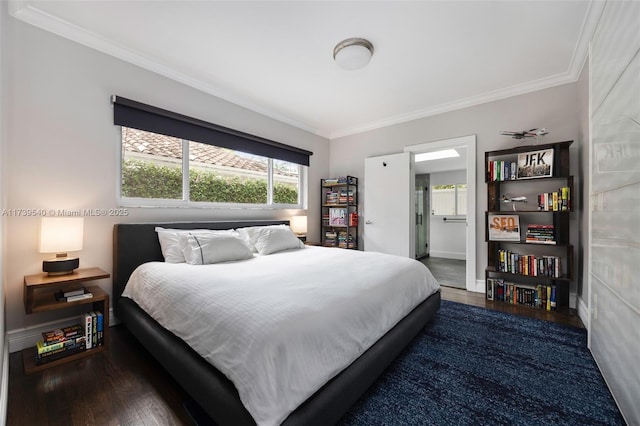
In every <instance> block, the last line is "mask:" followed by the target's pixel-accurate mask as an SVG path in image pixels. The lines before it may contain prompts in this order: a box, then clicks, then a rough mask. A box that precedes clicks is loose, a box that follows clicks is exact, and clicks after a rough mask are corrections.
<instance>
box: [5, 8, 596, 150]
mask: <svg viewBox="0 0 640 426" xmlns="http://www.w3.org/2000/svg"><path fill="white" fill-rule="evenodd" d="M605 5H606V1H602V0H592V1H590V2H589V7H588V10H587V13H586V15H585V19H584V21H583V23H582V27H581V30H580V34H579V36H578V41H577V43H576V46H575V48H574V51H573V54H572V57H571V60H570V61H569V65H568V67H567V71H566V72H564V73H560V74H556V75H554V76H550V77H545V78H541V79H538V80H533V81H529V82H526V83H522V84H517V85H513V86H511V87H507V88H504V89H499V90H495V91H491V92H486V93H483V94H480V95H477V96H471V97H467V98H463V99H459V100H456V101H453V102H448V103H444V104H440V105H436V106H433V107H429V108H425V109H420V110H416V111H412V112H409V113H405V114H399V115H396V116H392V117H388V118H385V119H382V120H377V121H371V122H367V123H361V124H358V125H355V126H351V127H346V128H343V129H338V130H334V131H330V130H329V131H327V130H321V129H317V128H315V127H314V126H311V125H308V124H305V123H302V122H300V121H298V120H294V119H292V118H290V117H288V116H286V115H283V114H281V113H279V112H277V111H274V110H272V109H269V108H266V107H264V106H261V105H258V104H256V103H255V102H252V101H250V100H248V99H246V98H244V97H242V96H239V95H237V94H233V93H230V92H228V91H225V90H223V89H221V88H220V87H215V86H213V85H211V84H209V83H205V82H203V81H201V80H199V79H195V78H193V77H190V76H188V75H186V74H184V73H181V72H178V71H176V70H174V69H172V68H171V67H168V66H166V65H164V64H162V63H160V61H158V60H157V59H156V58H150V57H147V56H145V55H143V54H141V53H140V52H136V51H134V50H133V49H131V48H129V47H127V46H123V45H121V44H119V43H115V42H114V41H112V40H109V39H107V38H105V37H102V36H100V35H98V34H95V33H93V32H91V31H88V30H86V29H84V28H82V27H79V26H77V25H75V24H72V23H70V22H68V21H65V20H62V19H59V18H57V17H55V16H52V15H50V14H48V13H46V12H44V11H42V10H40V9H38V8H37V6H36V5H35V2H34V1H33V0H9V13H10V14H11V15H12V16H13V17H15V18H17V19H20V20H21V21H24V22H26V23H29V24H31V25H34V26H36V27H38V28H41V29H44V30H46V31H49V32H52V33H54V34H57V35H59V36H61V37H64V38H67V39H69V40H72V41H75V42H77V43H80V44H82V45H85V46H87V47H90V48H92V49H95V50H98V51H100V52H103V53H106V54H108V55H110V56H114V57H116V58H118V59H121V60H123V61H126V62H129V63H131V64H134V65H137V66H139V67H141V68H144V69H146V70H149V71H152V72H154V73H156V74H159V75H162V76H164V77H167V78H169V79H172V80H174V81H177V82H179V83H182V84H185V85H187V86H190V87H192V88H194V89H197V90H200V91H202V92H205V93H208V94H210V95H213V96H216V97H218V98H220V99H223V100H225V101H227V102H231V103H233V104H235V105H238V106H240V107H243V108H246V109H248V110H250V111H253V112H256V113H258V114H261V115H264V116H266V117H269V118H272V119H274V120H277V121H280V122H282V123H285V124H288V125H290V126H293V127H296V128H299V129H301V130H304V131H306V132H309V133H312V134H315V135H318V136H321V137H324V138H327V139H329V140H333V139H337V138H342V137H345V136H349V135H353V134H357V133H362V132H367V131H371V130H375V129H379V128H382V127H387V126H392V125H396V124H401V123H406V122H408V121H412V120H417V119H421V118H426V117H430V116H434V115H438V114H442V113H445V112H451V111H455V110H458V109H463V108H468V107H472V106H476V105H480V104H483V103H487V102H493V101H497V100H502V99H506V98H510V97H512V96H518V95H523V94H526V93H530V92H534V91H537V90H542V89H547V88H550V87H554V86H559V85H563V84H568V83H573V82H575V81H577V80H578V78H579V77H580V73H581V72H582V69H583V67H584V64H585V63H586V60H587V58H588V54H589V43H590V41H591V38H592V37H593V34H594V32H595V29H596V26H597V23H598V21H599V19H600V16H601V15H602V11H603V9H604V7H605Z"/></svg>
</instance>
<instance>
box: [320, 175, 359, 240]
mask: <svg viewBox="0 0 640 426" xmlns="http://www.w3.org/2000/svg"><path fill="white" fill-rule="evenodd" d="M320 196H321V197H322V200H321V214H320V221H321V222H320V245H322V246H325V247H339V248H347V249H357V248H358V178H357V177H354V176H342V177H338V178H326V179H321V180H320Z"/></svg>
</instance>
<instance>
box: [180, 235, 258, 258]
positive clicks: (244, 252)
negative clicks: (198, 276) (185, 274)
mask: <svg viewBox="0 0 640 426" xmlns="http://www.w3.org/2000/svg"><path fill="white" fill-rule="evenodd" d="M180 244H181V246H182V254H183V255H184V259H185V261H186V262H187V263H188V264H189V265H208V264H211V263H219V262H228V261H230V260H244V259H249V258H251V257H253V253H252V251H251V247H249V245H248V244H247V243H246V242H245V241H244V240H243V239H242V238H240V235H238V234H237V233H233V234H231V233H208V234H197V233H195V234H181V235H180Z"/></svg>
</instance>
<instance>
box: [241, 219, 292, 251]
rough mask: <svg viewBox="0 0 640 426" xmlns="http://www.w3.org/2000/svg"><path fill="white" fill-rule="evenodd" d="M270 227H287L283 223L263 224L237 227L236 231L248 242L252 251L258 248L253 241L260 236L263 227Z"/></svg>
mask: <svg viewBox="0 0 640 426" xmlns="http://www.w3.org/2000/svg"><path fill="white" fill-rule="evenodd" d="M271 228H286V229H289V227H288V226H287V225H285V224H282V225H265V226H247V227H246V228H237V229H236V231H237V232H238V234H240V236H241V237H242V238H243V239H244V240H245V241H247V242H248V243H249V245H250V246H251V247H252V248H253V251H255V252H257V251H258V250H257V249H256V247H255V242H256V240H257V239H258V237H259V236H260V233H261V232H263V231H264V230H265V229H271Z"/></svg>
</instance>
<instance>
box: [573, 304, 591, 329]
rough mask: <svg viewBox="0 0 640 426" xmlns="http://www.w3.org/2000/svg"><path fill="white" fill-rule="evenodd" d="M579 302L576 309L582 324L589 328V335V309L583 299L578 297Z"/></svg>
mask: <svg viewBox="0 0 640 426" xmlns="http://www.w3.org/2000/svg"><path fill="white" fill-rule="evenodd" d="M577 300H578V303H577V304H578V306H576V309H577V311H578V316H579V317H580V320H581V321H582V324H584V326H585V327H586V328H587V333H589V331H590V330H589V307H588V306H587V304H586V303H585V301H584V299H583V298H582V297H577Z"/></svg>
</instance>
